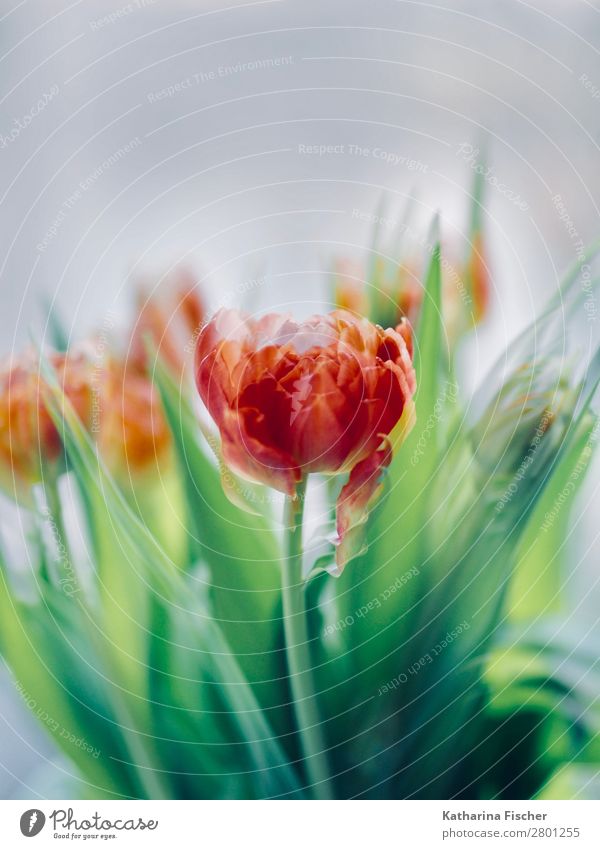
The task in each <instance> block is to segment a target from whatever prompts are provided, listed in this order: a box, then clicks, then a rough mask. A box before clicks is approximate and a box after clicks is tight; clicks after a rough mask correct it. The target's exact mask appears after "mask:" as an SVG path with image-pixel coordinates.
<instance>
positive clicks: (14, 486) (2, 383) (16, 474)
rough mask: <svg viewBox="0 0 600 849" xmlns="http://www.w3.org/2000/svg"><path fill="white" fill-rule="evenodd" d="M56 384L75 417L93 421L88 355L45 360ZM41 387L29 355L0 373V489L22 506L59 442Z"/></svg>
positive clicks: (56, 459) (57, 454)
mask: <svg viewBox="0 0 600 849" xmlns="http://www.w3.org/2000/svg"><path fill="white" fill-rule="evenodd" d="M49 360H50V363H51V364H52V365H53V367H54V369H55V371H56V375H57V380H58V382H59V385H60V386H61V388H62V390H63V391H64V393H65V396H66V397H67V398H68V399H69V401H70V402H71V404H73V406H74V408H75V410H76V412H77V414H78V416H79V417H80V418H81V420H82V421H83V422H84V423H85V424H86V426H87V425H89V422H90V420H91V416H92V388H91V381H90V377H91V371H90V360H89V357H88V356H87V354H86V353H85V352H84V351H83V350H81V351H75V352H73V353H71V354H68V355H67V354H56V353H53V354H50V355H49ZM43 394H44V382H43V380H42V378H41V375H40V371H39V360H38V358H37V357H36V356H35V354H34V353H33V352H32V351H29V352H26V353H25V354H24V355H23V356H22V357H21V358H20V359H19V360H18V361H17V362H15V363H12V364H9V365H8V366H5V367H4V369H3V370H2V372H1V373H0V485H1V486H2V488H3V489H4V490H5V491H6V492H8V493H9V494H11V495H13V496H15V497H16V499H17V500H18V501H20V502H23V503H28V502H29V500H30V489H31V486H33V485H34V484H36V483H39V482H40V481H41V479H42V472H43V465H44V464H45V463H48V464H54V463H57V462H60V460H61V438H60V435H59V433H58V431H57V429H56V427H55V425H54V422H53V421H52V418H51V416H50V414H49V412H48V410H47V408H46V405H45V403H44V401H43Z"/></svg>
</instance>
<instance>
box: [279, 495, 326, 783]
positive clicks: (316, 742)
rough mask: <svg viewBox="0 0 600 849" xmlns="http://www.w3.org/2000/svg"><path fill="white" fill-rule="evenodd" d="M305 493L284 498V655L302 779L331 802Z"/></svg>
mask: <svg viewBox="0 0 600 849" xmlns="http://www.w3.org/2000/svg"><path fill="white" fill-rule="evenodd" d="M305 491H306V481H303V482H302V483H301V484H300V485H299V486H298V493H297V495H296V497H295V498H294V499H291V498H287V499H286V502H285V539H286V545H285V555H284V560H283V576H282V577H283V586H282V592H283V616H284V630H285V642H286V654H287V662H288V671H289V676H290V686H291V689H292V697H293V700H294V712H295V714H296V722H297V725H298V732H299V735H300V742H301V747H302V753H303V755H304V763H305V767H306V775H307V778H308V781H309V782H310V784H311V787H312V791H313V793H314V795H315V797H316V798H317V799H332V798H333V792H332V788H331V779H330V777H329V768H328V765H327V757H326V750H325V741H324V738H323V733H322V729H321V720H320V718H319V711H318V708H317V703H316V699H315V691H314V682H313V675H312V668H311V661H310V651H309V642H308V628H307V622H306V607H305V601H304V582H303V579H302V517H303V513H304V494H305Z"/></svg>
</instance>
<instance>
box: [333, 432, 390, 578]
mask: <svg viewBox="0 0 600 849" xmlns="http://www.w3.org/2000/svg"><path fill="white" fill-rule="evenodd" d="M391 459H392V449H391V445H390V444H389V443H388V441H387V440H386V441H385V442H384V444H383V445H382V446H381V447H380V448H378V449H377V450H376V451H373V453H372V454H369V456H368V457H367V458H366V459H364V460H361V462H360V463H357V464H356V466H354V468H353V469H352V471H351V472H350V477H349V478H348V483H347V484H346V485H345V486H344V487H343V488H342V491H341V492H340V495H339V498H338V501H337V506H336V524H337V539H336V541H335V546H336V551H335V562H336V566H337V575H341V574H342V571H343V569H344V566H345V565H346V563H348V562H349V561H350V560H352V559H353V558H354V557H357V556H358V555H359V554H362V553H363V551H364V550H365V546H364V526H365V523H366V521H367V519H368V518H369V512H370V511H371V509H372V507H373V506H374V504H375V502H376V501H377V500H378V499H379V496H380V495H381V492H382V489H383V483H382V472H383V470H384V469H385V467H386V466H389V464H390V462H391Z"/></svg>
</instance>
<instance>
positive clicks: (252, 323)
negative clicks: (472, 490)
mask: <svg viewBox="0 0 600 849" xmlns="http://www.w3.org/2000/svg"><path fill="white" fill-rule="evenodd" d="M399 330H400V331H401V332H399ZM406 333H407V328H405V327H404V326H402V327H400V328H399V329H398V330H392V329H388V330H383V329H382V328H381V327H378V326H376V325H373V324H371V323H370V322H369V321H367V319H364V318H358V317H357V316H355V315H353V314H352V313H350V312H345V311H343V310H337V311H335V312H332V313H330V314H329V315H326V316H314V317H312V318H310V319H308V320H307V321H304V322H299V323H297V322H295V321H294V320H293V319H292V318H291V317H289V316H278V315H267V316H265V317H264V318H261V319H252V318H248V317H245V316H242V315H241V314H240V313H238V312H237V311H235V310H221V311H220V312H218V313H217V315H216V316H215V317H214V318H213V319H212V321H210V322H209V323H208V324H207V326H206V327H205V328H204V330H203V331H202V333H201V335H200V337H199V340H198V345H197V348H196V366H195V372H196V384H197V387H198V391H199V393H200V396H201V397H202V400H203V401H204V403H205V404H206V406H207V408H208V410H209V412H210V414H211V416H212V417H213V419H214V420H215V422H216V424H217V426H218V428H219V431H220V434H221V440H222V446H223V457H224V459H225V462H226V463H228V464H229V465H230V466H231V468H232V469H233V470H234V471H236V472H238V473H239V474H240V475H242V476H243V477H246V478H249V479H251V480H255V481H258V482H260V483H263V484H267V485H269V486H272V487H274V488H275V489H278V490H280V491H282V492H285V493H286V494H287V495H288V496H290V497H294V496H295V494H296V488H297V485H298V484H299V483H300V481H301V480H302V479H303V478H304V477H305V476H306V475H307V474H309V473H310V472H324V473H342V472H350V473H351V474H350V478H349V481H348V484H347V485H346V487H344V490H343V491H342V494H341V496H340V500H339V501H338V531H339V537H340V539H339V542H340V543H342V541H343V539H344V537H346V536H347V535H348V533H349V531H350V530H351V529H352V528H353V527H355V526H356V525H357V524H361V523H362V522H364V518H365V516H364V513H365V511H366V510H367V509H368V505H369V502H370V501H371V499H372V496H373V493H374V492H375V491H376V489H377V487H378V485H379V477H380V475H379V472H380V470H381V468H382V467H383V466H385V465H387V463H389V460H390V456H391V454H390V450H389V447H390V443H391V444H393V443H394V442H395V441H396V440H397V438H398V437H399V436H401V435H404V434H405V433H406V432H407V427H408V426H410V424H411V420H412V410H413V402H412V397H413V394H414V391H415V374H414V370H413V366H412V362H411V358H410V354H409V351H408V348H407V345H406V341H405V336H406ZM400 422H402V426H399V423H400ZM392 431H394V435H393V437H392V438H391V440H387V437H388V436H389V435H390V434H391V433H392ZM363 464H364V465H363ZM366 470H368V473H367V471H366ZM348 554H349V552H348V551H347V548H346V546H344V545H342V544H340V546H339V547H338V566H339V567H340V568H341V567H342V566H343V565H344V563H345V562H346V561H347V559H348Z"/></svg>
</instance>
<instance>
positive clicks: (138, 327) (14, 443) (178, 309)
mask: <svg viewBox="0 0 600 849" xmlns="http://www.w3.org/2000/svg"><path fill="white" fill-rule="evenodd" d="M169 284H174V285H169V287H168V288H167V287H164V288H163V289H162V290H160V291H159V293H158V295H156V296H145V295H143V294H142V292H141V291H140V292H139V294H138V316H137V320H136V321H135V323H134V325H133V328H132V330H131V332H130V341H129V351H128V352H124V351H122V352H119V351H118V349H117V345H116V343H115V344H114V345H113V346H112V348H113V349H112V350H110V351H109V352H108V353H106V354H105V355H103V356H102V358H101V360H100V361H99V360H98V357H97V346H95V345H94V344H93V340H90V341H89V342H88V343H84V344H82V345H79V346H78V347H74V348H73V349H71V350H69V351H68V352H66V353H57V352H50V353H49V354H48V355H47V359H48V361H49V364H50V366H51V367H52V368H53V369H54V372H55V375H56V378H57V381H58V383H59V386H60V388H61V390H62V392H63V393H64V396H65V398H66V399H67V401H68V402H70V404H71V405H72V406H73V408H74V410H75V412H76V413H77V416H78V418H79V419H80V421H81V422H82V424H83V425H84V427H85V428H86V430H88V432H89V433H90V434H91V435H92V436H93V437H94V438H95V439H96V441H97V444H98V447H99V450H100V453H101V456H102V459H103V460H104V462H105V463H106V464H107V466H108V468H109V469H110V471H111V472H112V473H113V474H115V475H116V476H118V477H121V478H122V479H126V478H127V477H128V476H130V475H132V474H133V475H134V476H136V475H139V474H141V473H143V472H144V471H146V470H147V469H150V468H152V467H156V465H157V464H158V463H159V462H160V459H161V458H162V457H164V455H165V453H166V451H167V450H168V448H169V446H170V443H171V436H170V433H169V430H168V427H167V424H166V421H165V420H164V417H163V414H162V410H161V406H160V401H159V398H158V394H157V391H156V389H155V388H154V385H153V383H152V381H151V379H150V376H149V372H150V370H151V363H150V361H149V355H148V350H149V348H148V346H149V345H150V346H153V347H154V349H155V350H156V351H157V352H158V355H160V356H161V357H164V359H165V361H166V362H167V364H168V365H169V367H170V368H171V369H173V370H175V371H180V370H181V369H183V367H184V364H185V355H184V352H185V346H186V344H187V343H188V340H189V338H190V335H191V334H193V333H195V332H197V328H198V327H199V325H200V324H201V322H202V319H203V315H204V307H203V304H202V301H201V299H200V297H199V296H198V294H197V291H196V289H195V284H194V282H193V280H192V279H191V278H190V277H189V276H188V275H186V274H183V273H180V274H179V275H178V277H177V278H176V279H175V280H174V281H173V280H170V281H169ZM46 392H47V387H46V385H45V382H44V380H43V378H42V376H41V371H40V357H38V356H37V355H36V354H35V353H34V352H33V351H32V350H29V351H26V352H25V353H24V354H23V355H21V356H20V357H18V358H17V359H16V360H15V361H12V362H10V363H8V364H6V365H5V366H4V368H3V369H2V371H1V372H0V487H1V488H2V489H3V490H4V491H5V492H7V493H8V494H10V495H11V496H13V497H14V498H15V499H16V500H17V501H19V502H20V503H22V504H28V503H30V494H31V487H32V486H34V485H35V484H37V483H39V482H41V481H42V480H43V477H44V474H45V473H50V474H57V473H60V471H62V470H63V468H64V457H63V451H62V440H61V436H60V433H59V429H57V427H56V425H55V423H54V422H53V420H52V417H51V415H50V413H49V410H48V406H47V403H46V401H47V398H46Z"/></svg>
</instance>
